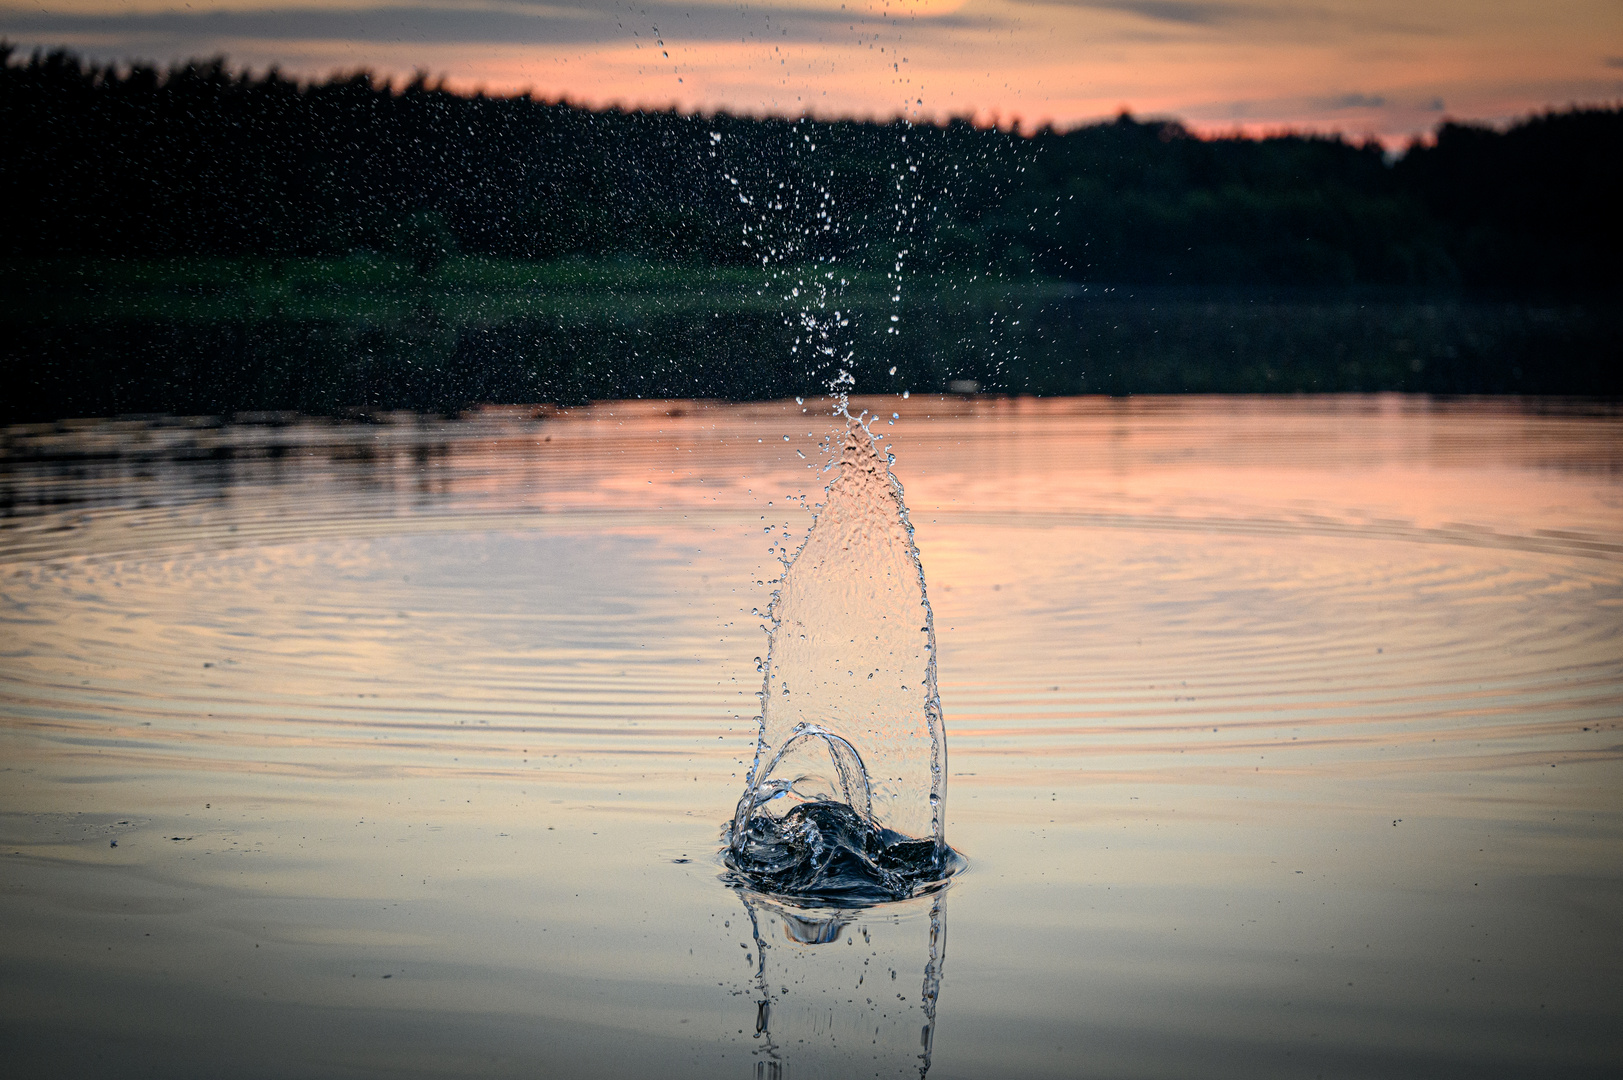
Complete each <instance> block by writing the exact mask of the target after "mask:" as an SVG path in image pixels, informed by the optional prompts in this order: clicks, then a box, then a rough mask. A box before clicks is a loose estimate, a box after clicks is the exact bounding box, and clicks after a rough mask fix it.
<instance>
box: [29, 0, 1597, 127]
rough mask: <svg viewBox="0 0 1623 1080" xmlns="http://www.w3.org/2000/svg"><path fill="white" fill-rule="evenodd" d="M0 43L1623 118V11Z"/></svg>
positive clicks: (495, 73) (812, 14)
mask: <svg viewBox="0 0 1623 1080" xmlns="http://www.w3.org/2000/svg"><path fill="white" fill-rule="evenodd" d="M0 36H3V37H5V38H7V39H9V40H10V41H11V42H13V43H14V44H16V45H18V46H19V47H20V48H21V49H23V50H25V51H26V50H28V49H32V48H34V47H36V46H55V45H65V46H68V47H70V48H72V49H74V50H76V51H78V52H80V53H83V54H86V55H89V56H92V57H95V58H97V59H101V60H117V61H126V60H131V59H143V60H155V61H159V62H162V63H168V62H171V61H174V60H177V59H182V58H186V57H193V56H214V55H219V54H224V55H226V56H228V57H229V58H230V60H231V61H232V62H233V63H234V64H237V65H250V66H252V67H253V68H255V69H262V68H264V67H266V66H268V65H270V64H277V65H279V66H281V67H282V68H283V69H284V70H286V71H288V72H291V73H297V74H300V75H325V74H328V73H330V72H332V71H335V70H352V69H355V68H358V67H367V68H371V69H373V70H375V71H378V72H382V73H385V74H388V75H391V76H403V75H407V74H409V73H411V72H413V71H414V70H427V71H428V72H430V73H432V74H433V75H436V76H444V77H445V78H446V80H447V81H448V82H449V83H450V84H451V85H453V86H455V87H458V88H462V89H473V88H475V87H483V88H485V89H488V90H492V91H498V92H512V91H519V90H526V89H528V90H533V91H534V92H535V93H537V94H540V95H543V96H546V97H549V98H552V97H567V98H569V99H570V100H574V101H578V102H583V103H587V104H592V105H606V104H611V103H617V104H622V105H642V106H656V107H668V106H671V105H675V106H676V107H677V108H679V109H682V110H684V111H686V110H695V109H697V110H702V111H706V112H708V111H713V110H717V109H727V110H731V111H736V112H748V113H779V114H798V113H805V112H811V113H813V114H816V115H820V116H834V115H842V116H849V115H856V116H880V117H885V116H892V115H896V114H898V113H905V114H906V115H909V116H916V117H920V118H940V117H945V116H962V115H973V116H976V117H977V118H979V119H980V120H982V121H987V120H998V121H1000V122H1004V123H1008V122H1010V121H1013V120H1015V119H1018V120H1019V121H1020V122H1021V123H1022V124H1024V125H1025V126H1027V127H1031V126H1035V125H1037V124H1040V123H1043V122H1048V121H1052V122H1054V123H1056V124H1058V125H1061V126H1071V125H1075V124H1077V123H1080V122H1083V121H1087V120H1092V119H1097V118H1100V117H1106V116H1110V115H1113V114H1115V113H1117V112H1118V111H1120V110H1121V109H1123V108H1126V109H1130V110H1131V111H1132V112H1134V113H1136V114H1140V115H1151V116H1170V117H1176V118H1179V119H1182V120H1183V121H1185V122H1186V123H1188V124H1190V125H1191V126H1192V127H1194V128H1196V129H1198V130H1202V131H1227V130H1233V129H1236V128H1243V129H1245V130H1248V131H1252V132H1259V131H1266V130H1273V129H1277V128H1280V127H1284V126H1290V127H1295V128H1308V129H1314V130H1336V131H1343V132H1347V133H1350V134H1353V135H1361V134H1377V135H1380V136H1382V137H1384V138H1386V139H1387V140H1389V141H1391V140H1399V139H1402V138H1404V137H1406V136H1408V135H1410V134H1413V133H1419V132H1425V131H1428V130H1430V129H1432V128H1433V127H1435V125H1436V124H1437V122H1438V121H1439V120H1440V119H1442V118H1443V117H1444V116H1452V117H1460V118H1468V119H1478V120H1488V121H1502V120H1507V119H1510V118H1513V117H1516V116H1520V115H1525V114H1527V113H1529V112H1533V111H1537V110H1540V109H1543V108H1546V107H1550V106H1555V107H1561V106H1565V105H1568V104H1572V103H1615V102H1617V101H1619V100H1623V0H845V2H841V0H785V2H778V3H764V4H763V3H742V4H741V3H733V4H722V3H717V4H673V3H666V2H652V3H627V2H624V0H555V2H551V3H548V2H545V0H393V2H392V3H383V4H378V3H369V2H366V0H287V2H283V3H277V2H276V0H195V2H192V3H187V2H184V0H43V2H41V3H38V4H29V5H27V6H22V5H18V4H16V3H15V2H12V3H9V4H0Z"/></svg>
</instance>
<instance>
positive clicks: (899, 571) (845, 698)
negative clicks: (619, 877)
mask: <svg viewBox="0 0 1623 1080" xmlns="http://www.w3.org/2000/svg"><path fill="white" fill-rule="evenodd" d="M830 468H831V469H832V470H833V471H834V473H835V475H834V479H833V481H832V482H831V483H830V484H829V485H828V488H827V491H826V496H825V498H826V501H825V503H824V505H823V507H822V508H821V510H820V512H819V513H818V515H817V518H816V520H815V521H814V523H813V525H812V528H811V531H810V533H809V534H808V535H807V537H806V540H805V543H804V544H802V545H801V548H800V550H799V551H798V552H797V553H796V554H795V556H794V558H793V560H792V561H791V562H790V563H789V564H788V567H787V569H786V570H785V572H784V575H783V579H782V582H781V584H780V586H779V588H778V590H777V592H776V593H774V594H773V597H772V603H771V606H770V607H769V608H768V610H767V619H768V628H767V629H768V634H769V641H768V650H767V655H766V658H765V660H764V661H763V663H762V668H763V671H764V679H763V684H762V689H761V714H760V716H759V717H758V718H757V722H758V724H759V733H758V738H757V741H756V748H755V760H754V763H753V764H752V765H751V767H750V772H749V779H748V782H747V783H746V785H745V788H744V793H743V796H742V797H741V798H740V799H739V802H738V808H737V810H736V812H735V813H734V815H733V820H732V821H731V823H730V824H729V825H728V827H727V829H726V832H725V839H726V845H727V846H726V850H725V852H724V856H723V857H724V859H725V861H726V864H727V866H728V868H729V870H730V872H731V875H732V877H733V878H734V880H735V881H736V882H738V883H740V884H744V885H747V886H749V887H751V888H755V889H759V890H762V891H765V892H768V893H772V894H775V895H779V896H787V897H799V898H805V899H808V900H815V901H821V902H828V903H851V904H863V903H876V902H880V901H886V900H895V899H902V898H906V897H909V896H914V895H916V894H918V893H921V892H926V891H929V890H931V889H933V888H937V887H939V886H940V885H941V884H942V883H943V882H945V880H946V879H947V877H948V876H950V875H951V874H952V872H953V871H954V870H955V869H957V868H958V866H959V865H961V859H960V858H959V856H958V855H957V854H956V853H955V852H954V851H953V850H952V849H951V848H950V847H949V846H948V845H947V841H946V832H945V812H946V793H947V792H946V776H947V774H946V757H947V744H946V732H945V729H944V728H943V725H942V719H941V700H940V697H939V695H938V694H937V691H936V663H935V627H934V622H933V618H932V615H931V612H930V602H929V598H928V597H927V595H926V593H925V585H924V570H923V567H922V566H921V564H920V562H919V555H918V549H917V548H916V547H915V546H914V543H913V528H912V525H911V524H909V522H908V519H907V508H906V505H905V503H904V502H903V497H902V486H901V484H900V483H899V482H898V481H897V480H896V478H895V476H894V475H893V474H892V473H891V471H890V467H889V461H888V459H887V456H883V455H881V453H880V447H879V444H878V441H877V440H876V439H875V438H874V437H873V436H872V435H871V434H870V433H869V431H868V430H867V428H866V427H865V426H864V425H863V424H862V423H860V422H859V421H858V420H855V419H851V418H849V417H847V424H846V429H845V432H844V435H843V438H842V440H841V442H840V444H839V447H838V458H837V460H836V461H835V463H834V464H833V465H832V466H830Z"/></svg>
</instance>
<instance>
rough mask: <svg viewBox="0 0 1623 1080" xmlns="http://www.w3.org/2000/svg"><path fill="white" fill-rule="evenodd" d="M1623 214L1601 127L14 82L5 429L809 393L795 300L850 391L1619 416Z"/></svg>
mask: <svg viewBox="0 0 1623 1080" xmlns="http://www.w3.org/2000/svg"><path fill="white" fill-rule="evenodd" d="M1620 190H1623V110H1619V109H1615V108H1613V109H1571V110H1568V111H1565V112H1558V113H1550V114H1547V115H1543V116H1537V117H1532V118H1530V119H1527V120H1525V121H1523V122H1522V123H1519V124H1517V125H1515V126H1513V127H1511V128H1509V129H1508V130H1503V131H1500V130H1495V129H1491V128H1487V127H1479V126H1470V125H1463V124H1453V123H1447V124H1444V125H1442V126H1441V127H1440V128H1439V129H1438V131H1437V132H1436V136H1435V138H1434V139H1432V140H1427V141H1424V142H1420V143H1416V144H1415V145H1413V146H1411V147H1409V148H1408V149H1407V150H1406V151H1404V152H1403V153H1402V154H1399V155H1395V156H1394V155H1389V154H1387V153H1386V152H1384V151H1383V150H1382V149H1381V148H1380V147H1379V146H1377V145H1374V144H1365V143H1360V142H1353V141H1348V140H1346V139H1342V138H1335V137H1318V136H1305V135H1282V136H1279V137H1273V138H1267V139H1249V138H1221V139H1205V138H1197V137H1194V136H1193V135H1191V134H1190V133H1189V132H1187V131H1186V130H1185V129H1183V128H1182V127H1180V126H1179V125H1177V124H1175V123H1171V122H1161V121H1155V122H1141V121H1138V120H1135V119H1133V118H1131V117H1128V116H1122V117H1121V118H1119V119H1117V120H1115V121H1112V122H1107V123H1100V124H1095V125H1092V126H1088V127H1083V128H1080V129H1077V130H1074V131H1069V132H1058V131H1043V132H1039V133H1036V134H1035V135H1031V136H1029V137H1027V136H1022V135H1020V134H1016V133H1013V132H1009V131H1001V130H995V129H992V130H988V129H983V128H977V127H975V126H974V125H972V124H970V123H968V122H965V121H957V122H953V123H948V124H944V125H912V124H907V123H903V122H891V123H885V124H879V123H868V122H858V121H822V120H810V119H807V120H788V119H781V118H780V119H770V118H767V119H761V118H749V117H738V116H729V115H714V116H692V115H681V114H678V113H675V112H626V111H617V110H606V111H592V110H588V109H584V108H579V107H576V106H572V105H569V104H567V103H558V102H547V101H540V100H536V99H533V98H529V97H505V98H503V97H490V96H471V97H470V96H462V95H457V94H454V93H450V92H447V91H445V90H444V89H443V88H441V87H437V86H435V85H432V84H430V83H429V82H428V81H427V80H426V79H423V78H419V79H417V80H415V81H413V82H411V83H410V84H408V85H404V86H391V85H388V84H380V83H379V82H377V81H376V80H374V79H373V78H371V77H370V76H368V75H366V74H355V75H351V76H345V77H335V78H332V79H329V80H327V81H325V82H306V83H301V82H296V81H293V80H290V79H287V78H284V77H282V76H280V75H279V74H277V73H275V72H274V71H273V72H269V73H266V74H263V75H259V76H254V75H250V74H247V73H242V72H233V71H232V70H230V69H229V68H228V67H227V66H226V64H225V63H224V62H223V61H219V62H213V63H206V64H189V65H183V66H179V67H176V68H172V69H169V70H159V69H156V68H151V67H141V66H136V67H133V68H114V67H99V66H95V65H90V64H86V63H83V62H81V61H80V60H78V59H76V58H75V57H73V56H71V55H69V54H66V53H54V54H34V55H33V56H30V57H27V58H22V57H18V56H17V55H16V54H15V53H14V51H13V50H11V49H10V48H8V47H6V46H4V45H3V44H0V385H5V386H7V387H8V391H9V392H8V393H7V394H0V421H4V420H34V419H50V418H54V417H62V416H71V415H81V416H82V415H107V414H114V413H131V412H139V413H145V412H206V413H223V414H228V413H231V412H234V411H238V410H267V409H270V410H276V409H296V410H302V411H306V412H327V413H333V412H337V413H342V412H344V411H346V410H350V409H356V408H359V409H363V410H366V409H388V408H402V407H404V408H416V409H426V410H443V411H454V410H456V409H458V408H461V407H464V406H466V405H468V404H470V403H473V402H478V401H492V400H499V401H582V400H587V399H592V398H604V397H623V396H644V397H654V396H667V397H676V396H710V397H725V398H759V397H776V396H784V395H788V394H802V393H815V392H817V391H818V390H819V389H820V388H821V385H822V382H821V379H822V377H824V376H826V374H827V372H823V373H822V375H819V373H818V372H817V371H814V370H812V369H811V368H810V367H809V366H808V363H807V360H806V355H807V354H806V352H805V351H804V350H805V349H806V348H808V347H809V346H808V344H807V342H806V341H804V340H803V339H802V336H801V334H802V329H801V321H800V317H799V312H798V306H799V305H803V304H805V303H806V301H805V299H804V298H803V297H797V296H796V295H795V294H794V293H793V292H792V290H793V288H794V287H796V286H802V285H807V284H808V280H809V279H811V278H812V277H813V275H814V274H815V280H816V281H817V282H822V283H824V284H830V285H831V284H832V283H833V282H835V281H836V279H841V280H845V279H848V287H843V286H842V287H841V289H840V291H839V292H838V293H837V298H838V301H839V304H838V306H839V307H841V308H842V310H843V313H844V316H845V319H846V323H847V325H848V326H849V328H850V339H849V341H848V342H847V344H848V345H849V346H850V347H851V349H852V350H853V355H852V356H851V357H850V358H849V359H848V360H842V361H841V363H842V364H843V365H844V366H847V367H849V368H851V369H852V370H853V371H855V372H856V374H857V378H858V388H859V390H861V391H863V392H886V391H897V392H899V391H901V390H904V389H911V390H914V391H919V392H926V391H946V390H949V389H950V388H953V387H967V386H972V385H973V386H978V387H979V388H980V389H981V390H983V391H996V392H1015V393H1024V392H1029V393H1041V394H1066V393H1100V392H1104V393H1114V394H1126V393H1177V392H1234V391H1242V392H1330V391H1376V390H1403V391H1411V392H1427V393H1445V394H1456V393H1534V394H1601V395H1617V394H1619V393H1623V258H1619V256H1618V253H1619V252H1620V251H1623V211H1620V209H1619V200H1618V198H1617V192H1618V191H1620ZM898 264H900V265H901V267H902V268H903V269H902V272H901V274H900V275H897V274H896V271H897V267H898ZM893 275H895V276H893ZM898 280H901V281H902V282H903V285H902V286H901V287H900V291H899V292H898V284H897V282H898ZM898 330H899V331H900V332H899V333H898V332H897V331H898Z"/></svg>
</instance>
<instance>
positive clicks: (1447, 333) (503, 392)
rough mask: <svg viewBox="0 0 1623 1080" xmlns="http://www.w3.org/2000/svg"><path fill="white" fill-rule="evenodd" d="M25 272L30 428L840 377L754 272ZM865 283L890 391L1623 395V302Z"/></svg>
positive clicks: (777, 390)
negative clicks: (818, 366)
mask: <svg viewBox="0 0 1623 1080" xmlns="http://www.w3.org/2000/svg"><path fill="white" fill-rule="evenodd" d="M815 272H817V271H816V270H814V269H812V268H808V269H805V270H803V271H802V272H801V276H802V277H810V276H812V275H813V274H814V273H815ZM3 276H4V281H5V285H6V290H5V297H4V300H3V301H0V379H3V380H4V381H5V383H6V384H7V385H8V386H10V387H12V388H13V392H12V393H9V394H7V395H6V396H5V398H4V400H3V401H0V417H3V418H4V419H7V420H10V421H14V422H15V421H31V420H51V419H57V418H61V417H74V416H118V415H125V414H146V413H163V412H171V413H175V412H178V413H183V414H216V415H220V414H224V415H230V414H233V413H238V412H258V411H273V410H290V411H297V412H303V413H315V414H327V415H343V414H345V413H346V412H355V411H358V410H359V411H366V410H380V409H381V410H390V409H416V410H422V411H428V412H441V413H454V412H457V411H460V410H462V409H465V408H468V407H469V406H472V405H477V404H480V403H489V402H498V403H499V402H512V401H533V402H548V403H553V404H565V405H574V404H580V403H584V402H586V401H592V400H615V399H625V398H636V397H643V398H665V397H707V398H722V399H729V400H736V401H750V400H770V399H778V398H784V397H788V396H792V395H807V394H814V393H820V392H821V391H822V389H823V387H822V385H821V383H820V381H819V380H818V378H816V377H814V376H813V375H812V374H811V373H810V372H809V369H808V367H807V364H806V361H805V350H804V346H803V344H802V342H801V337H800V330H799V327H798V325H797V319H796V318H793V317H791V316H790V314H789V312H790V311H791V310H792V309H791V308H790V307H789V305H787V304H785V303H784V302H783V301H787V300H790V299H791V298H790V297H788V296H777V295H770V294H768V295H762V293H763V290H762V289H761V281H760V280H759V279H758V278H757V277H756V276H755V275H753V274H751V273H750V272H748V271H740V272H721V271H714V272H710V271H698V270H694V269H692V268H682V267H671V266H665V267H661V266H647V265H642V264H628V263H618V264H616V263H576V262H570V261H566V262H562V263H555V264H543V265H535V264H524V263H501V262H490V261H478V260H457V261H454V262H452V263H449V264H447V265H446V266H444V267H441V268H440V269H439V270H437V271H436V272H435V274H434V275H433V276H431V277H429V278H422V277H420V276H419V275H416V274H414V273H412V272H411V271H409V270H407V269H405V268H403V267H400V266H398V265H397V264H393V263H391V262H389V261H388V260H380V259H376V258H371V259H349V260H281V261H274V260H260V261H236V262H225V263H210V264H204V263H199V264H188V263H185V262H169V263H156V264H133V265H131V266H128V267H124V268H114V267H110V266H109V264H105V263H92V264H88V265H87V264H84V263H72V262H57V263H49V264H37V265H29V266H26V267H13V268H12V269H11V270H9V271H7V272H6V273H5V274H4V275H3ZM874 277H876V276H874ZM851 278H852V279H853V284H852V286H851V290H850V292H849V293H848V295H847V296H846V297H845V298H844V299H843V301H842V304H841V307H842V308H843V312H842V313H843V315H844V316H845V317H846V318H847V319H848V321H849V322H850V324H851V331H850V333H851V335H852V340H853V342H854V343H855V344H856V345H857V346H858V350H859V353H858V355H859V356H860V357H861V358H862V359H861V360H860V361H852V363H853V364H854V365H855V370H856V373H857V375H858V376H859V377H860V379H861V383H862V385H863V386H864V387H866V388H868V389H870V390H875V391H880V390H890V391H896V392H899V391H901V390H904V389H906V390H911V391H912V392H915V393H944V392H948V391H950V390H964V389H972V390H978V391H980V392H986V393H1007V394H1040V395H1066V394H1080V393H1092V394H1097V393H1104V394H1116V395H1121V394H1177V393H1189V392H1199V393H1325V392H1374V391H1403V392H1413V393H1431V394H1479V393H1491V394H1545V395H1560V394H1579V395H1600V396H1616V395H1618V394H1623V362H1620V357H1623V305H1618V304H1616V303H1613V302H1610V301H1607V300H1603V299H1590V300H1576V299H1572V298H1545V299H1542V300H1531V299H1526V298H1520V299H1517V298H1497V299H1496V298H1485V297H1481V296H1476V297H1473V296H1468V295H1461V294H1457V293H1454V294H1427V293H1421V294H1416V293H1413V292H1410V291H1405V290H1393V289H1373V288H1372V289H1362V290H1315V289H1294V290H1293V289H1281V288H1269V289H1257V288H1223V289H1215V288H1197V287H1144V286H1121V287H1115V286H1090V285H1074V284H1072V285H1068V284H1064V283H1059V282H1048V283H1045V284H1035V285H1034V284H1023V283H1019V282H1013V281H1009V280H1006V279H995V278H994V279H990V280H989V279H987V278H986V277H984V276H980V275H968V274H941V275H937V276H935V277H926V278H921V279H920V280H919V281H917V282H916V283H914V284H912V285H910V287H909V288H908V289H907V290H906V291H905V292H904V293H903V296H902V299H901V301H899V302H892V301H890V299H889V298H888V297H887V296H884V295H882V294H881V289H882V284H870V281H872V280H873V277H869V276H866V275H864V274H861V273H857V272H851ZM892 316H896V317H897V318H898V319H899V320H900V321H899V323H895V324H893V323H892V319H891V317H892ZM893 325H897V326H899V327H900V328H901V332H900V333H899V334H891V333H889V332H888V331H889V330H890V328H891V327H892V326H893ZM893 368H894V371H892V370H891V369H893Z"/></svg>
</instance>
